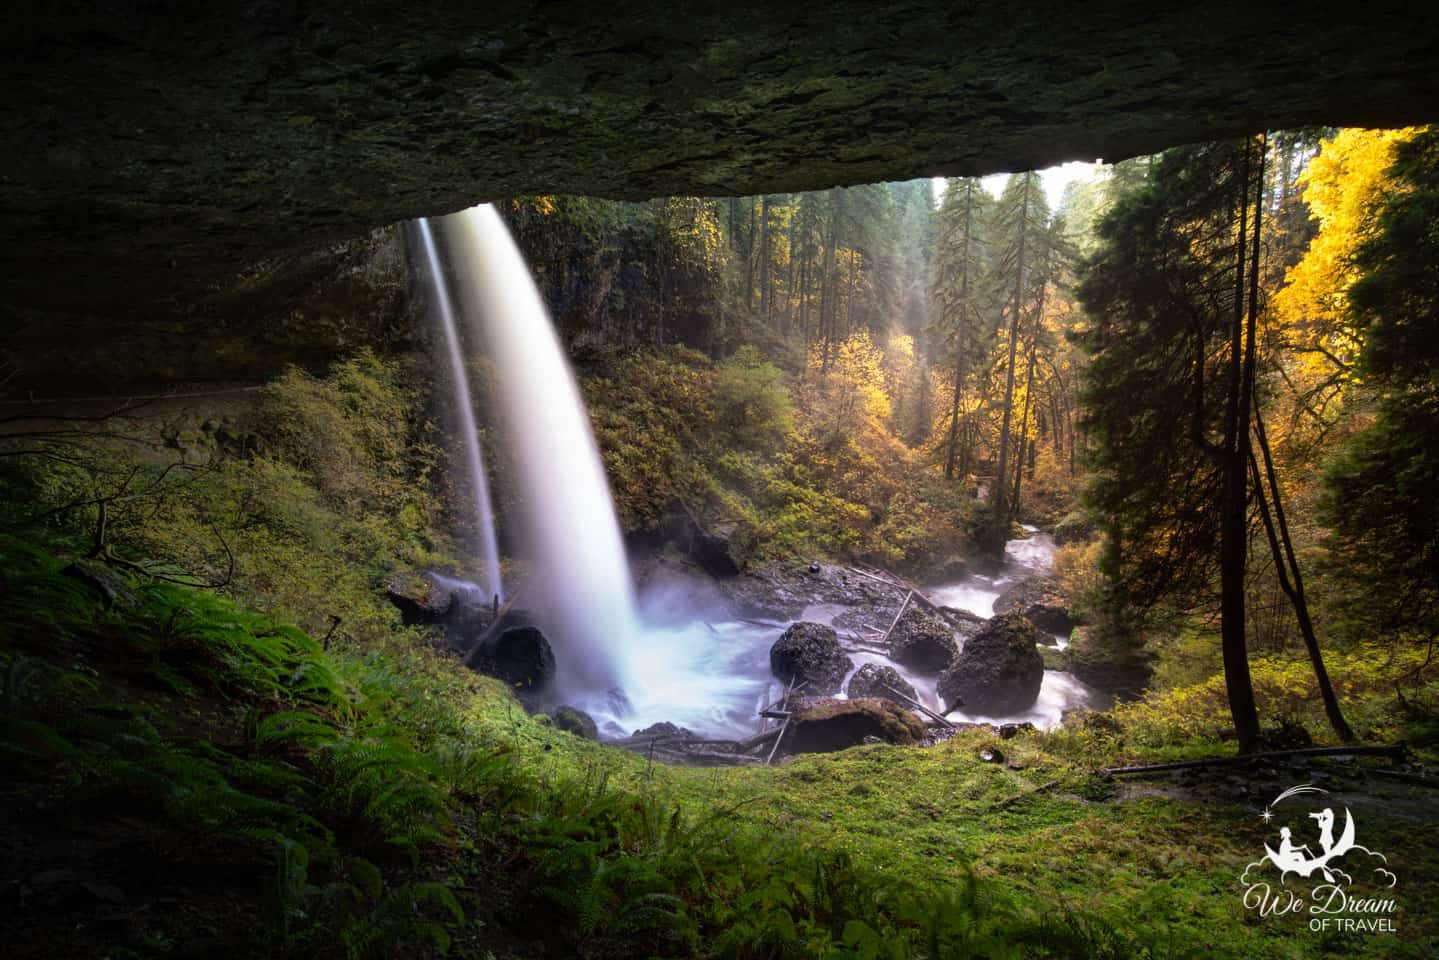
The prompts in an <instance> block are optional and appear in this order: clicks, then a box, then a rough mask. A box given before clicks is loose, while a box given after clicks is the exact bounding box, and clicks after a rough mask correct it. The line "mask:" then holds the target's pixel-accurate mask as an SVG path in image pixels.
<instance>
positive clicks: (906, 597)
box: [879, 590, 914, 646]
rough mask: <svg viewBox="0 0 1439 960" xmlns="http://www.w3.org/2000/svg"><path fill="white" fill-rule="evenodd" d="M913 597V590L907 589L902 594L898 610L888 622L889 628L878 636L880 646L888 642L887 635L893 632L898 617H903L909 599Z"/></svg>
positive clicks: (898, 619)
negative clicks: (902, 598) (906, 591)
mask: <svg viewBox="0 0 1439 960" xmlns="http://www.w3.org/2000/svg"><path fill="white" fill-rule="evenodd" d="M913 599H914V591H913V590H911V591H909V592H908V593H906V594H905V595H904V602H903V603H901V604H900V605H899V611H898V612H896V613H895V615H894V619H893V620H891V621H890V622H889V629H888V630H886V631H885V632H884V636H882V637H880V638H879V643H880V646H884V645H885V644H886V643H889V635H890V634H891V633H894V628H895V627H897V626H899V621H900V618H901V617H903V616H904V612H905V611H906V610H908V609H909V601H911V600H913Z"/></svg>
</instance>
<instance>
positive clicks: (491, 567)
mask: <svg viewBox="0 0 1439 960" xmlns="http://www.w3.org/2000/svg"><path fill="white" fill-rule="evenodd" d="M419 231H420V240H421V242H422V243H423V244H424V248H425V259H426V261H427V262H428V263H429V265H430V280H431V282H432V283H433V284H434V288H435V301H436V306H437V307H438V309H437V310H436V314H437V316H438V318H439V321H440V330H441V332H442V333H443V334H444V339H445V354H446V356H447V357H448V358H449V363H450V377H451V379H452V380H453V381H454V387H455V410H456V413H457V415H458V416H459V418H460V437H461V443H462V445H463V447H464V451H465V465H466V466H467V467H468V468H469V474H470V489H471V491H472V492H473V494H474V498H475V526H476V528H477V529H478V530H479V532H480V552H481V554H482V556H481V559H482V560H483V561H484V564H485V601H486V602H488V601H490V600H492V599H494V598H495V597H499V596H502V595H503V594H504V589H503V584H502V582H501V580H500V549H499V545H498V544H497V543H496V542H495V511H494V508H493V506H492V505H491V503H490V478H489V474H487V473H486V472H485V455H484V451H483V450H482V449H481V448H480V432H479V429H478V427H477V425H476V423H475V409H474V399H473V398H474V394H472V393H471V392H470V375H469V372H468V371H467V370H466V369H465V355H464V352H463V351H462V350H461V348H460V332H459V328H458V326H457V324H456V323H455V308H454V304H453V303H452V302H451V300H450V288H449V285H448V284H446V283H445V274H444V270H443V269H442V268H441V266H440V257H439V254H438V252H437V251H436V250H435V235H434V233H433V231H431V229H430V222H429V221H428V220H421V221H420V222H419Z"/></svg>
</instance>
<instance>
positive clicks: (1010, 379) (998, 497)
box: [990, 175, 1030, 530]
mask: <svg viewBox="0 0 1439 960" xmlns="http://www.w3.org/2000/svg"><path fill="white" fill-rule="evenodd" d="M1029 190H1030V178H1029V176H1028V175H1025V178H1024V187H1023V191H1024V192H1023V193H1022V194H1021V195H1020V205H1019V246H1018V250H1017V253H1016V256H1015V263H1014V297H1013V299H1012V300H1011V301H1010V318H1009V363H1008V365H1007V366H1008V371H1007V373H1006V374H1005V382H1004V416H1003V417H1002V418H1001V420H1000V428H999V467H998V469H997V470H996V471H995V478H994V489H993V491H992V492H991V494H990V496H992V497H993V498H994V521H995V527H996V528H997V529H999V530H1008V529H1009V510H1008V508H1007V506H1006V505H1005V502H1004V494H1005V489H1004V486H1005V479H1006V469H1007V467H1008V465H1009V421H1010V418H1011V417H1012V416H1013V414H1014V361H1015V358H1016V356H1017V351H1018V349H1019V314H1020V307H1021V305H1022V304H1021V301H1022V299H1023V296H1024V238H1025V234H1026V233H1027V232H1028V231H1027V230H1026V229H1025V228H1026V226H1027V225H1028V224H1027V221H1028V219H1029Z"/></svg>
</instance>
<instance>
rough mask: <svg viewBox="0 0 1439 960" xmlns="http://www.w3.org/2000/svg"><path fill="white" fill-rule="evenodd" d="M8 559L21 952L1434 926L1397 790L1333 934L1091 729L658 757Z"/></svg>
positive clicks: (1323, 944)
mask: <svg viewBox="0 0 1439 960" xmlns="http://www.w3.org/2000/svg"><path fill="white" fill-rule="evenodd" d="M4 559H5V574H4V578H3V584H0V586H3V590H0V602H2V603H3V606H4V610H3V614H4V617H3V622H4V624H5V634H4V657H5V663H4V668H5V672H6V677H7V684H6V695H5V722H4V731H5V736H4V738H3V741H0V745H3V747H4V751H5V753H6V755H7V758H8V762H9V764H10V766H11V768H12V769H13V770H14V771H15V774H16V775H15V777H14V779H13V780H12V782H11V785H10V786H9V787H8V788H7V790H6V794H5V803H6V806H7V815H6V817H5V823H6V824H7V828H6V829H5V831H4V832H5V834H6V840H7V844H6V845H7V848H8V849H10V850H11V854H10V856H9V857H8V858H7V862H6V867H5V872H6V874H7V879H8V884H7V894H6V895H7V897H10V898H14V899H15V905H16V906H18V907H20V908H21V909H18V910H15V911H13V912H11V913H10V914H9V919H8V920H7V922H6V924H5V931H4V934H5V937H6V940H7V942H9V943H11V944H12V945H14V946H15V947H16V949H17V950H18V951H19V955H36V956H38V955H49V956H54V955H96V956H99V955H110V956H131V957H151V956H155V957H160V956H176V955H222V954H225V953H226V952H227V951H234V950H236V949H245V950H248V951H249V952H250V953H251V954H252V955H273V956H297V955H300V954H307V955H311V956H328V955H336V956H338V955H345V956H352V957H358V956H380V955H396V954H397V953H398V954H399V955H427V954H432V953H436V952H439V951H440V950H441V949H448V950H449V951H450V952H451V953H452V954H455V955H462V956H476V957H484V956H491V955H493V956H514V957H528V956H570V955H581V956H649V955H655V956H685V955H700V956H736V957H771V956H796V957H798V956H833V957H846V956H853V957H858V956H874V957H881V956H918V955H928V956H992V957H998V956H1075V957H1079V956H1090V955H1110V956H1129V955H1152V956H1196V955H1203V956H1246V957H1319V956H1330V955H1333V956H1347V955H1370V956H1385V957H1399V956H1416V957H1417V956H1424V955H1425V950H1426V949H1428V947H1426V944H1430V943H1432V938H1433V936H1434V935H1435V932H1436V930H1435V919H1434V917H1433V916H1432V915H1430V914H1428V913H1427V912H1426V907H1425V905H1426V904H1428V903H1431V902H1433V898H1434V897H1435V895H1436V894H1439V869H1436V859H1439V830H1436V826H1435V822H1434V821H1435V818H1434V816H1433V814H1432V806H1429V807H1427V808H1426V807H1425V806H1424V805H1423V804H1422V803H1419V802H1417V800H1416V796H1422V792H1421V793H1418V794H1417V795H1416V791H1415V790H1414V789H1411V788H1407V787H1402V786H1400V787H1395V788H1394V789H1396V790H1400V791H1402V793H1403V796H1401V797H1399V798H1397V799H1395V801H1394V802H1393V803H1392V804H1391V805H1390V808H1389V809H1388V810H1387V811H1386V809H1385V805H1383V804H1381V803H1380V802H1375V803H1372V804H1369V805H1368V806H1366V807H1364V808H1362V811H1361V812H1360V813H1359V817H1360V819H1361V820H1362V822H1363V825H1364V830H1365V840H1366V841H1367V842H1368V843H1370V844H1371V845H1372V846H1373V847H1374V848H1375V849H1380V850H1383V851H1385V852H1386V853H1388V854H1389V856H1390V858H1391V866H1392V867H1393V869H1394V870H1395V871H1396V872H1397V873H1398V874H1399V875H1400V876H1401V878H1402V886H1401V888H1400V891H1399V896H1398V899H1399V901H1400V904H1401V912H1400V913H1399V915H1398V916H1397V918H1396V920H1397V925H1398V929H1399V936H1398V937H1397V938H1387V937H1376V936H1371V935H1362V936H1355V937H1350V938H1348V939H1343V938H1340V939H1330V940H1326V939H1324V938H1323V937H1322V936H1320V935H1318V934H1311V933H1309V931H1308V930H1307V929H1303V928H1302V924H1303V920H1302V919H1300V920H1283V919H1275V918H1269V919H1263V920H1260V919H1258V918H1255V917H1254V916H1253V915H1252V912H1247V911H1245V910H1244V909H1243V907H1242V906H1241V904H1240V892H1241V891H1240V886H1239V883H1238V874H1239V873H1240V871H1242V870H1243V867H1244V864H1245V863H1246V862H1248V861H1249V860H1250V859H1253V857H1254V851H1257V850H1259V849H1260V847H1259V844H1260V842H1261V840H1262V839H1263V838H1264V837H1266V836H1267V831H1266V830H1265V829H1264V828H1263V825H1262V824H1261V823H1260V821H1259V820H1258V819H1257V817H1256V816H1255V809H1254V807H1253V806H1252V805H1248V804H1246V803H1245V802H1243V800H1242V799H1241V798H1240V797H1238V796H1236V795H1235V794H1236V792H1237V790H1239V789H1242V786H1239V787H1237V786H1236V785H1235V784H1234V783H1232V782H1231V781H1230V779H1229V778H1227V777H1215V778H1212V780H1211V781H1209V782H1206V783H1201V784H1199V785H1194V786H1191V788H1190V789H1189V790H1188V792H1187V793H1186V794H1185V795H1179V796H1174V795H1170V794H1176V793H1177V791H1176V790H1175V789H1174V788H1173V787H1172V786H1171V785H1168V784H1166V785H1164V786H1163V787H1162V789H1160V790H1156V791H1154V793H1155V795H1152V796H1142V795H1139V794H1141V793H1143V792H1144V791H1143V790H1134V789H1130V788H1123V789H1120V788H1116V787H1114V786H1113V785H1111V784H1109V783H1108V782H1106V781H1104V780H1103V779H1101V778H1099V777H1097V776H1095V772H1094V771H1095V768H1096V767H1097V765H1098V764H1100V763H1102V762H1105V761H1106V759H1107V758H1108V757H1109V756H1110V755H1111V751H1112V749H1113V748H1112V746H1106V745H1105V742H1104V741H1103V740H1102V739H1101V738H1098V737H1095V736H1086V735H1085V734H1084V733H1082V732H1081V733H1068V734H1056V735H1025V736H1020V737H1017V738H1015V739H1013V740H1008V741H1002V742H1000V741H996V740H994V739H993V737H992V735H990V734H988V733H986V732H982V731H966V732H962V733H960V734H959V735H958V736H956V737H954V738H953V739H951V740H949V741H947V742H945V743H943V744H940V745H938V746H936V747H933V748H929V749H917V748H902V747H890V746H870V747H861V748H856V749H852V750H848V751H844V752H842V753H837V754H828V755H816V756H806V757H800V758H796V759H795V760H793V761H791V762H789V763H787V764H784V765H782V766H778V767H773V768H761V769H733V770H732V769H719V770H715V769H708V770H702V769H696V768H671V767H664V766H660V765H657V764H652V763H650V762H648V761H647V760H646V759H645V758H644V757H642V756H637V755H634V754H630V753H625V752H622V751H619V750H616V749H613V748H609V747H605V746H601V745H597V744H592V743H588V742H586V741H583V740H580V739H579V738H576V737H574V736H571V735H570V734H567V733H565V732H563V731H560V730H557V729H555V728H554V727H553V726H551V725H549V724H546V723H545V722H543V721H542V720H539V719H537V718H532V717H529V716H527V715H526V714H525V713H524V711H523V710H522V709H521V708H520V706H519V704H518V703H517V702H516V701H515V700H514V698H513V697H512V696H511V695H510V693H509V692H508V691H507V690H506V689H505V688H503V687H502V686H501V685H500V684H498V683H496V682H494V681H491V680H487V679H485V678H481V677H477V676H475V675H473V674H470V673H469V672H468V671H465V670H463V669H462V668H460V667H459V666H458V664H457V663H455V661H453V660H452V659H450V658H447V657H443V656H440V655H438V654H435V653H432V652H430V651H429V650H428V649H426V648H415V647H408V646H402V645H396V646H394V647H392V648H370V649H367V650H363V651H361V650H358V649H347V648H337V649H332V650H328V651H326V650H323V649H321V647H320V645H319V644H317V643H316V642H315V641H313V640H310V639H309V638H308V637H306V636H305V635H303V634H301V633H299V632H298V631H294V630H291V629H288V628H283V627H277V626H275V625H274V624H273V623H271V622H270V621H268V620H265V619H264V618H261V617H256V616H254V615H252V614H248V613H245V612H244V611H243V610H240V609H238V608H236V607H234V606H233V605H231V604H229V603H227V602H225V601H220V600H217V599H215V598H212V597H208V596H205V595H203V594H200V593H197V592H195V591H191V590H186V589H182V588H175V587H142V588H140V592H141V596H142V606H141V607H140V608H139V609H137V610H129V611H126V610H113V611H105V610H103V609H101V607H100V604H99V600H98V597H96V596H92V595H91V594H90V593H89V592H88V590H87V588H84V587H82V586H80V585H78V584H77V583H75V582H74V581H72V580H70V579H69V578H67V577H64V576H61V575H60V574H59V573H58V572H57V571H58V570H59V568H60V566H61V564H62V560H61V559H57V558H54V557H51V556H50V555H48V554H47V553H46V552H44V551H34V550H30V549H28V548H25V547H24V546H23V545H19V544H15V543H13V542H10V543H7V545H6V549H5V558H4ZM983 746H999V747H1000V748H1001V749H1002V750H1003V751H1004V752H1005V754H1006V755H1007V756H1006V760H1007V762H1006V763H1002V764H992V763H984V762H981V761H980V760H979V759H978V752H979V749H980V748H981V747H983ZM1212 749H1213V747H1212V746H1211V745H1206V744H1197V745H1196V746H1195V747H1193V748H1192V749H1191V750H1190V751H1189V752H1190V753H1196V752H1205V751H1210V750H1212ZM1127 752H1128V755H1130V756H1134V755H1135V751H1134V750H1133V749H1130V750H1128V751H1127ZM1139 752H1140V753H1142V752H1143V751H1139ZM1165 752H1166V755H1175V754H1177V753H1180V754H1182V753H1183V752H1184V751H1183V750H1179V749H1177V748H1173V747H1171V748H1169V749H1168V750H1167V751H1165ZM1011 764H1013V765H1014V766H1018V767H1019V768H1020V769H1012V768H1011ZM1365 789H1366V790H1367V789H1368V786H1367V782H1366V787H1365ZM1406 800H1407V801H1408V802H1405V801H1406ZM1426 811H1427V815H1426ZM55 870H60V871H62V873H61V875H59V877H58V879H57V875H55V874H53V873H49V874H47V871H55ZM67 870H68V871H71V873H72V876H68V877H67V876H65V875H64V871H67ZM47 877H48V878H49V879H46V878H47ZM47 884H48V886H47ZM461 918H463V919H461ZM57 938H58V939H57ZM926 940H933V944H939V945H940V946H941V948H940V949H938V950H934V949H933V948H932V945H931V947H930V948H927V947H926ZM57 948H58V949H59V950H60V953H58V954H57V953H56V952H55V951H56V949H57Z"/></svg>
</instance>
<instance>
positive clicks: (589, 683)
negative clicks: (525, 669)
mask: <svg viewBox="0 0 1439 960" xmlns="http://www.w3.org/2000/svg"><path fill="white" fill-rule="evenodd" d="M439 224H440V229H441V230H442V231H443V233H444V237H445V240H446V249H447V251H448V252H449V254H450V255H451V256H452V257H453V261H454V263H455V264H456V270H455V274H454V281H455V285H456V287H457V288H458V291H459V299H460V302H461V304H462V306H463V307H464V309H463V311H462V312H463V316H464V318H465V320H466V321H468V323H469V324H470V332H471V333H472V334H473V335H474V338H475V341H476V342H477V343H479V344H482V345H483V347H484V349H485V352H486V353H487V354H488V356H489V359H490V361H491V363H492V364H493V365H494V367H495V370H496V378H495V379H496V388H495V400H496V405H497V413H498V415H499V418H500V421H501V426H502V428H503V431H504V435H505V438H506V442H507V444H508V448H509V449H510V450H511V451H512V452H513V455H514V465H515V471H516V473H515V476H514V478H513V480H514V483H515V485H516V490H517V492H518V494H519V500H520V517H519V521H520V522H519V528H520V548H519V549H520V556H521V559H523V561H524V563H525V566H526V571H527V577H526V580H525V583H524V588H523V589H524V592H525V596H523V597H522V598H521V601H520V602H521V603H522V604H523V605H524V606H527V607H529V608H530V609H532V610H534V611H535V613H536V615H537V617H538V618H539V619H540V623H541V626H542V627H544V628H545V631H546V634H547V635H548V636H549V638H550V642H551V644H552V646H553V647H554V649H555V661H556V664H557V669H558V674H557V676H556V686H557V688H558V691H559V693H560V694H561V695H562V696H566V697H568V698H570V699H571V700H575V699H579V698H581V697H585V696H591V695H595V694H599V695H600V696H601V697H603V696H605V695H607V694H608V692H609V691H612V690H623V691H624V693H625V695H626V696H630V697H633V696H634V695H635V690H634V687H635V684H634V683H632V682H631V678H630V676H629V674H630V668H631V667H632V665H633V662H634V660H635V659H636V658H635V653H634V645H635V644H636V642H637V640H638V635H639V624H638V618H637V617H636V615H635V600H634V588H633V587H632V585H631V583H630V572H629V563H628V560H627V558H626V557H625V549H624V543H623V541H622V540H621V539H620V525H619V521H618V520H617V519H616V518H615V510H614V504H613V501H612V500H611V499H610V490H609V484H608V483H607V482H606V480H605V471H604V465H603V464H602V462H601V461H600V453H599V448H598V447H597V446H596V445H595V439H594V436H593V434H591V432H590V423H589V417H588V415H587V414H586V412H585V407H584V404H583V403H582V402H581V400H580V391H579V386H578V384H577V383H576V382H575V376H574V373H573V372H571V370H570V367H569V363H568V362H567V361H566V359H565V354H564V351H563V349H562V348H561V346H560V341H559V337H558V336H557V335H556V334H555V329H554V325H553V324H551V323H550V318H549V314H548V313H547V312H546V310H545V305H544V301H542V300H541V299H540V293H539V290H537V289H536V288H535V284H534V281H533V280H532V279H531V278H530V271H529V268H528V267H527V266H526V265H525V261H524V258H523V257H522V256H521V255H520V251H519V248H518V247H516V246H515V242H514V240H513V239H511V237H510V234H509V231H508V230H507V229H506V228H505V225H504V222H503V221H502V220H501V219H500V215H499V213H498V212H496V210H495V208H494V207H492V206H490V205H489V204H482V205H480V206H478V207H471V208H470V209H468V210H464V211H461V212H460V213H456V214H453V215H451V216H448V217H445V218H444V219H443V220H441V221H439Z"/></svg>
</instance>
